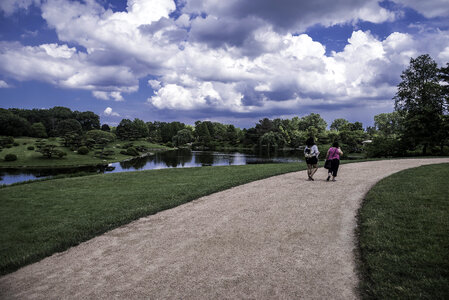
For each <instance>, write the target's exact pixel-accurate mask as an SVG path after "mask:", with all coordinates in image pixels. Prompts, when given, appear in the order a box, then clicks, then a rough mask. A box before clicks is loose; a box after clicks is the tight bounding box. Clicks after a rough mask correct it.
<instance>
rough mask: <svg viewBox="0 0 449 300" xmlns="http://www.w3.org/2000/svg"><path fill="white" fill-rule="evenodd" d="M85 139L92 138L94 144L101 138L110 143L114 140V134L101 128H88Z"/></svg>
mask: <svg viewBox="0 0 449 300" xmlns="http://www.w3.org/2000/svg"><path fill="white" fill-rule="evenodd" d="M86 139H91V140H93V142H94V143H95V144H98V143H100V141H101V140H106V142H107V143H111V142H113V141H114V140H115V135H114V134H113V133H110V132H107V131H103V130H90V131H89V132H87V133H86Z"/></svg>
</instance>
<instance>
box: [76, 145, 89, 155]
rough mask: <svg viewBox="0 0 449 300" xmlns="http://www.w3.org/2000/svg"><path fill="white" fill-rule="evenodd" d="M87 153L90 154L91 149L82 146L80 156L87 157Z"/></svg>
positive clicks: (79, 150) (79, 149)
mask: <svg viewBox="0 0 449 300" xmlns="http://www.w3.org/2000/svg"><path fill="white" fill-rule="evenodd" d="M87 153H89V148H87V147H86V146H81V147H79V148H78V154H81V155H86V154H87Z"/></svg>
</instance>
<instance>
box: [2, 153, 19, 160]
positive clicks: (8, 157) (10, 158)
mask: <svg viewBox="0 0 449 300" xmlns="http://www.w3.org/2000/svg"><path fill="white" fill-rule="evenodd" d="M15 160H17V155H15V154H11V153H10V154H6V155H5V161H15Z"/></svg>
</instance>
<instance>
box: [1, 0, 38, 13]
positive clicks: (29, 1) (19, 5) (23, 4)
mask: <svg viewBox="0 0 449 300" xmlns="http://www.w3.org/2000/svg"><path fill="white" fill-rule="evenodd" d="M40 3H41V1H40V0H2V1H0V11H3V13H4V14H5V15H6V16H10V15H12V14H13V13H15V12H16V11H18V10H21V9H23V10H27V9H28V8H29V7H30V6H31V5H33V4H34V5H39V4H40Z"/></svg>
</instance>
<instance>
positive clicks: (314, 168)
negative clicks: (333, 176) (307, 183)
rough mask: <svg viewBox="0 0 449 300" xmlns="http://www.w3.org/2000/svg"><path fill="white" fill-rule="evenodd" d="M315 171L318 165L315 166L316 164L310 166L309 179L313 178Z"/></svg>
mask: <svg viewBox="0 0 449 300" xmlns="http://www.w3.org/2000/svg"><path fill="white" fill-rule="evenodd" d="M317 170H318V165H317V164H315V165H312V171H311V173H310V177H311V178H312V177H313V175H315V173H316V171H317Z"/></svg>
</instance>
